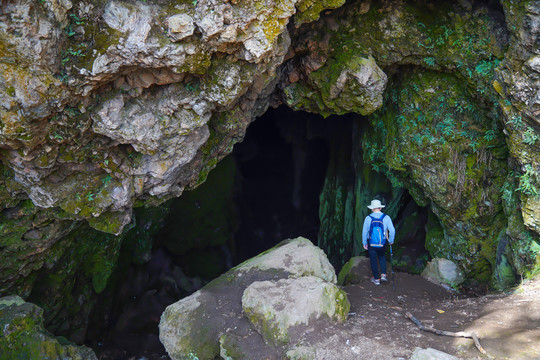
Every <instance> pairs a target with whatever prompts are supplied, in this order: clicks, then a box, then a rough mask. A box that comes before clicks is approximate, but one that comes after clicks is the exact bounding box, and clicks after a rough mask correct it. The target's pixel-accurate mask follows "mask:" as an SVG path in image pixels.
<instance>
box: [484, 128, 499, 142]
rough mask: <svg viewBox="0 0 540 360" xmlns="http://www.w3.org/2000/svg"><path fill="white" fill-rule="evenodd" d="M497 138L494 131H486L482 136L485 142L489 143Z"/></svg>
mask: <svg viewBox="0 0 540 360" xmlns="http://www.w3.org/2000/svg"><path fill="white" fill-rule="evenodd" d="M496 138H497V135H496V133H495V130H493V129H492V130H488V131H486V133H485V134H484V140H486V141H491V140H494V139H496Z"/></svg>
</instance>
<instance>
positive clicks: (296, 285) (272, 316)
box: [242, 276, 350, 346]
mask: <svg viewBox="0 0 540 360" xmlns="http://www.w3.org/2000/svg"><path fill="white" fill-rule="evenodd" d="M242 308H243V310H244V314H245V315H246V317H247V318H248V319H249V321H250V322H251V323H252V324H253V325H254V326H255V328H256V329H257V331H259V333H260V334H261V335H262V336H263V337H264V339H265V341H266V342H267V343H270V344H273V345H276V346H279V345H284V344H287V343H288V342H289V341H290V337H291V335H290V331H291V328H292V327H294V326H298V325H307V326H309V325H310V324H311V322H313V321H316V320H317V319H319V318H320V317H322V316H326V317H327V318H329V319H331V320H334V321H338V322H343V321H345V320H346V319H347V315H348V313H349V309H350V304H349V301H348V300H347V295H346V294H345V293H344V292H343V291H342V290H340V289H339V288H338V287H337V286H336V285H334V284H331V283H328V282H325V281H324V280H322V279H320V278H317V277H314V276H303V277H300V278H297V279H284V280H279V281H258V282H254V283H252V284H251V285H250V286H248V287H247V289H246V290H245V291H244V295H243V296H242Z"/></svg>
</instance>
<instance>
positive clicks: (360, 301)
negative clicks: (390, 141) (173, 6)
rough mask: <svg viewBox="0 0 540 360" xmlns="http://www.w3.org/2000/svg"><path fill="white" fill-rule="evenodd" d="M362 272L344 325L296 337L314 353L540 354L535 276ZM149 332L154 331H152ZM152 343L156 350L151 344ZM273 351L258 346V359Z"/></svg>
mask: <svg viewBox="0 0 540 360" xmlns="http://www.w3.org/2000/svg"><path fill="white" fill-rule="evenodd" d="M368 265H369V262H366V263H365V269H364V270H361V273H362V274H365V277H364V278H363V279H361V280H360V281H359V283H358V284H355V285H349V286H346V287H345V288H344V290H345V291H346V292H347V294H348V297H349V301H350V303H351V310H350V315H349V318H348V320H347V321H346V322H345V323H344V324H332V323H329V322H319V324H318V326H317V327H316V328H314V329H313V330H312V331H310V332H307V333H304V334H303V335H302V342H301V344H302V345H303V346H305V347H309V348H312V349H313V348H314V349H316V359H317V360H338V359H339V360H349V359H350V360H352V359H367V360H369V359H373V360H375V359H376V360H385V359H392V360H401V359H403V360H405V359H408V358H409V356H410V355H411V354H412V352H413V351H414V349H415V347H421V348H434V349H437V350H440V351H444V352H446V353H449V354H452V355H455V356H457V357H458V358H460V359H467V360H472V359H475V360H480V359H501V360H503V359H508V360H540V277H538V278H537V279H536V280H532V281H529V282H526V283H524V284H522V285H521V286H520V287H518V288H517V289H515V290H514V291H513V292H512V293H510V294H496V295H495V294H488V295H484V296H472V295H471V294H468V295H465V294H459V293H457V292H455V291H449V290H447V289H445V288H443V287H441V286H439V285H435V284H432V283H430V282H428V281H427V280H425V279H423V278H422V277H421V276H418V275H411V274H407V273H401V272H398V273H396V274H395V281H394V284H395V290H394V289H393V287H392V281H391V276H389V280H390V281H389V282H387V283H383V284H381V285H380V286H375V285H374V284H372V283H371V282H370V281H369V277H370V275H369V268H368ZM406 312H410V313H412V315H414V316H415V317H416V318H417V319H418V320H420V321H421V322H422V323H423V324H424V325H425V326H432V327H434V328H436V329H438V330H444V331H450V332H458V331H467V332H472V331H474V332H476V333H477V335H478V337H479V339H480V343H481V345H482V346H483V348H484V349H485V350H486V352H487V353H488V355H489V356H484V355H482V354H481V353H480V352H479V351H478V350H477V348H476V347H475V346H474V343H473V341H472V340H471V339H464V338H454V337H448V336H440V335H436V334H433V333H430V332H426V331H421V330H420V329H419V328H418V327H417V326H416V325H415V324H414V323H413V322H411V321H410V320H409V319H407V318H406V317H405V313H406ZM153 336H155V335H153ZM118 350H119V349H116V350H111V349H109V351H102V352H100V354H99V358H100V359H102V360H106V359H107V360H108V359H115V360H120V359H130V360H131V359H133V360H136V359H137V360H140V359H145V360H153V359H168V356H167V355H166V353H165V351H164V349H162V351H157V352H156V351H152V352H151V353H149V352H146V351H145V352H144V353H140V352H139V353H138V354H137V355H135V356H134V355H133V353H131V354H129V353H130V352H129V351H126V350H124V351H118ZM154 350H155V349H154ZM268 358H274V356H270V357H269V356H268V354H264V353H263V351H261V354H260V357H258V358H257V359H250V360H259V359H261V360H262V359H268Z"/></svg>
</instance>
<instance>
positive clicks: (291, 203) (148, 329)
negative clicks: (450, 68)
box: [87, 107, 430, 359]
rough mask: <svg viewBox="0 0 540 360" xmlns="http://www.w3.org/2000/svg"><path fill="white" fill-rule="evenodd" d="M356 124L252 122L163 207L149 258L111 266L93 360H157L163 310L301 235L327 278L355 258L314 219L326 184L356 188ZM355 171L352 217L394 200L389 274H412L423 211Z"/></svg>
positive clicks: (301, 117) (419, 256)
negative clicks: (318, 253)
mask: <svg viewBox="0 0 540 360" xmlns="http://www.w3.org/2000/svg"><path fill="white" fill-rule="evenodd" d="M366 126H369V125H368V123H367V121H366V119H364V118H362V117H361V116H359V115H354V114H350V115H346V116H330V117H328V118H323V117H321V116H319V115H314V114H310V113H305V112H294V111H292V110H290V109H289V108H286V107H280V108H277V109H269V110H268V111H267V112H266V113H265V114H264V115H263V116H261V117H260V118H258V119H257V120H255V121H254V122H253V123H252V124H251V125H250V126H249V128H248V130H247V133H246V136H245V138H244V140H243V142H241V143H238V144H236V145H235V147H234V150H233V153H232V154H230V155H229V156H227V157H226V158H225V159H223V160H222V161H221V162H220V163H218V165H217V166H216V168H215V169H214V170H213V171H212V172H210V174H209V176H208V179H207V181H206V182H205V183H203V184H202V185H200V186H199V187H198V188H196V189H194V190H192V191H186V192H185V193H184V194H183V195H182V196H181V197H180V198H178V199H174V200H171V201H169V202H168V203H167V204H166V207H167V209H166V212H165V214H166V216H163V217H162V218H161V220H160V221H161V222H162V224H161V225H160V226H161V230H159V231H158V232H157V233H156V235H155V236H154V238H153V249H152V252H151V258H150V260H149V261H147V262H146V263H143V264H133V263H132V260H131V259H130V256H129V255H130V254H129V251H128V250H126V251H125V253H126V254H127V255H126V256H125V260H124V265H122V263H121V264H120V265H119V268H122V267H124V269H125V270H124V271H120V272H119V273H118V274H115V275H114V276H113V278H112V279H111V281H110V285H109V286H108V289H107V291H105V292H104V293H103V295H102V297H103V300H102V301H104V302H105V303H107V302H108V306H105V307H104V309H100V310H96V311H95V313H94V314H93V315H92V319H94V320H93V321H92V324H91V326H90V328H89V331H88V336H87V339H88V341H87V343H88V345H90V346H91V347H93V348H94V349H95V350H96V352H97V353H98V355H99V357H100V359H113V358H114V359H129V358H130V357H132V356H134V355H139V356H140V355H144V356H146V357H147V358H152V359H153V358H156V359H157V358H160V357H161V356H166V353H165V350H164V348H163V346H162V345H161V343H160V342H159V339H158V323H159V317H160V315H161V313H162V312H163V311H164V309H165V307H166V306H168V305H170V304H171V303H173V302H176V301H178V300H179V299H181V298H183V297H185V296H188V295H190V294H191V293H193V292H195V291H196V290H198V289H199V288H201V287H202V286H204V284H205V283H207V282H209V281H210V280H212V279H214V278H216V277H218V276H219V275H220V274H222V273H224V272H226V271H227V270H228V269H229V268H231V267H233V266H235V265H237V264H239V263H240V262H242V261H244V260H247V259H249V258H251V257H253V256H256V255H258V254H260V253H261V252H263V251H265V250H268V249H269V248H271V247H272V246H274V245H276V244H277V243H279V242H281V241H282V240H285V239H288V238H295V237H298V236H303V237H305V238H307V239H309V240H311V241H312V242H313V243H314V244H316V245H319V246H321V247H322V248H323V250H324V251H325V252H329V254H330V255H329V258H330V260H331V262H332V263H333V265H334V267H335V268H336V271H339V270H340V268H341V265H343V264H344V263H345V262H346V261H348V260H349V258H350V256H355V255H363V256H365V253H363V252H361V251H360V250H361V249H360V248H361V247H359V246H358V245H354V248H353V247H351V246H349V248H348V249H347V250H346V251H345V252H344V253H343V254H341V255H340V251H338V249H336V248H335V247H334V245H333V244H334V243H333V242H332V241H327V239H326V238H325V236H326V235H329V236H335V237H336V239H333V241H337V242H339V241H340V236H342V235H344V233H345V232H344V231H338V232H337V233H335V232H329V231H326V232H324V234H323V233H322V231H321V219H324V217H325V216H330V215H329V213H327V212H321V201H328V196H323V195H322V193H323V192H326V193H329V194H331V196H338V195H336V194H338V193H337V192H334V190H335V189H334V188H332V187H331V186H330V185H332V184H338V185H339V188H340V189H344V190H343V191H345V192H348V191H353V190H354V188H355V187H356V186H358V181H357V179H356V178H355V165H354V164H353V162H354V160H355V158H356V160H357V161H358V156H359V155H358V154H356V155H355V154H354V152H355V151H358V150H359V148H358V147H355V145H354V143H355V141H353V138H355V137H357V138H358V137H359V136H360V135H361V134H362V132H363V129H364V128H365V127H366ZM357 145H358V142H357ZM360 152H361V150H360ZM360 156H361V154H360ZM359 164H363V162H362V161H359ZM356 166H357V165H356ZM362 166H368V165H362ZM357 170H358V169H357ZM360 170H361V172H362V173H363V174H366V173H369V176H367V179H370V180H369V181H371V183H366V184H363V186H365V189H364V191H365V192H367V195H366V197H365V199H364V198H363V200H362V201H364V202H366V203H365V204H364V203H361V204H359V206H358V208H360V209H362V210H361V211H360V212H358V213H357V214H355V217H359V218H360V219H361V220H362V221H363V217H364V216H365V215H367V213H368V210H367V208H366V206H367V205H368V204H369V200H371V198H378V199H381V200H382V201H383V203H386V204H389V205H390V202H391V201H395V204H394V206H392V207H391V208H392V210H391V211H393V214H394V215H393V218H394V219H393V220H394V224H395V226H396V230H397V234H398V236H397V237H396V245H395V247H394V257H395V264H396V268H397V269H398V270H401V271H409V272H418V271H421V269H422V268H423V266H425V263H426V262H427V260H428V255H427V251H426V249H425V245H424V242H425V238H426V230H425V228H426V224H427V222H428V221H430V220H429V217H430V215H429V213H430V211H429V210H428V209H427V208H425V207H421V206H418V205H417V204H416V203H415V202H414V200H413V198H412V196H411V195H410V194H409V193H408V192H407V191H406V190H400V191H397V192H396V191H395V190H391V185H390V182H389V181H388V180H387V179H385V178H384V176H383V175H378V174H376V173H375V172H373V171H372V170H371V169H367V168H361V169H360ZM329 184H330V185H329ZM329 186H330V190H328V188H329ZM332 186H333V185H332ZM389 191H390V192H389ZM392 191H394V192H395V193H392ZM396 194H397V195H396ZM389 209H390V206H389ZM345 213H346V211H345V209H340V211H336V212H332V217H335V216H336V214H337V215H339V216H341V217H342V218H344V217H346V216H347V214H345ZM136 217H137V221H138V222H142V223H144V222H145V221H147V220H145V219H146V218H147V217H148V215H147V214H146V213H145V212H140V213H137V216H136ZM335 221H337V222H338V223H339V222H340V221H341V220H339V219H338V220H335ZM332 222H334V220H333V218H332V220H331V221H330V222H328V221H327V222H325V224H324V225H323V226H325V227H326V228H332V229H334V228H335V226H334V224H333V223H332ZM329 224H330V225H329ZM149 226H150V225H149ZM357 240H358V239H357ZM126 246H127V245H126ZM121 262H122V261H121ZM105 299H107V300H105Z"/></svg>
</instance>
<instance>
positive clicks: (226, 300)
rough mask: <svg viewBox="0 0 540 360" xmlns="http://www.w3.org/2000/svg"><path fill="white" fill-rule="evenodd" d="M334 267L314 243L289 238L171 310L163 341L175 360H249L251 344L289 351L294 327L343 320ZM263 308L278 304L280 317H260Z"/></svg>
mask: <svg viewBox="0 0 540 360" xmlns="http://www.w3.org/2000/svg"><path fill="white" fill-rule="evenodd" d="M297 255H298V258H297V257H296V256H297ZM301 264H303V265H304V266H303V267H302V266H301ZM330 271H332V272H333V268H332V266H331V265H330V264H329V262H328V260H327V259H324V254H321V253H320V250H319V249H318V248H317V247H315V246H314V245H311V244H309V240H306V239H304V238H297V239H294V240H287V241H284V242H282V243H280V244H278V245H277V246H276V247H274V248H272V249H270V250H268V251H267V252H264V253H263V254H261V255H259V256H257V257H255V258H253V259H250V260H248V261H246V262H244V263H242V264H240V265H239V266H237V267H235V268H233V269H231V270H230V271H228V272H227V273H225V274H223V275H222V276H220V277H219V278H217V279H216V280H214V281H212V282H211V283H209V284H208V285H206V286H205V287H204V288H203V289H201V290H199V291H197V292H196V293H194V294H193V295H191V296H189V297H187V298H184V299H181V300H180V301H178V302H176V303H174V304H172V305H170V306H169V307H167V309H166V310H165V312H164V313H163V314H162V316H161V321H160V324H159V329H160V340H161V342H162V343H163V345H164V346H165V349H166V350H167V352H168V354H169V356H170V357H171V358H172V359H185V358H189V356H196V357H198V358H199V359H214V357H215V356H218V355H219V354H222V356H223V357H224V358H235V359H236V358H239V359H241V358H245V359H251V358H253V356H254V355H253V354H252V355H250V346H255V347H256V348H257V351H261V350H264V351H265V353H267V354H269V356H270V354H275V356H283V355H284V353H283V350H284V349H283V348H282V347H281V346H282V345H284V343H289V342H290V343H291V345H294V344H295V341H297V340H298V339H297V338H296V337H295V336H294V335H292V334H291V333H290V330H289V329H290V328H291V326H295V327H296V328H300V329H304V330H305V329H307V328H308V327H309V326H310V325H312V324H313V322H314V321H317V320H315V319H318V318H321V317H324V318H325V319H333V320H336V321H343V320H345V318H346V316H347V314H348V311H349V307H350V305H349V302H348V300H347V297H346V294H345V293H344V292H343V291H342V290H340V289H339V288H337V287H336V286H335V284H334V283H335V272H334V273H333V275H332V274H330V273H329V272H330ZM328 280H330V281H328ZM306 292H308V293H309V294H310V296H306ZM274 295H276V296H274ZM263 309H273V311H275V315H276V319H274V320H272V319H270V318H268V317H264V316H262V312H264V311H265V310H263ZM288 314H289V315H290V314H296V315H294V316H288ZM268 327H271V328H273V329H275V330H276V331H275V332H274V331H269V330H268ZM255 329H257V331H258V332H257V331H255ZM259 332H260V333H259ZM300 332H301V331H300ZM239 339H241V340H242V341H240V340H239ZM246 344H250V345H246ZM254 344H255V345H254ZM276 345H277V346H276Z"/></svg>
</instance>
